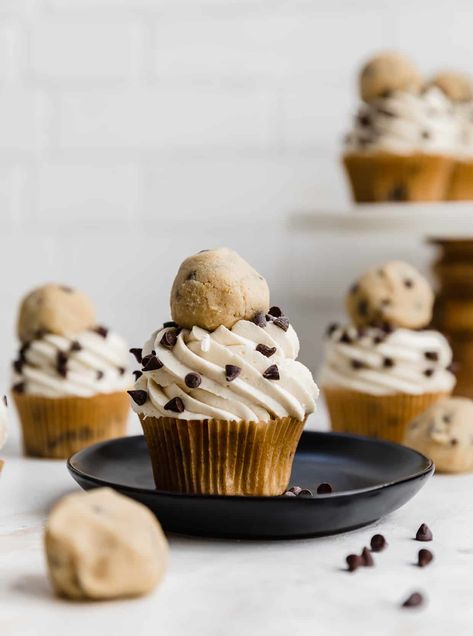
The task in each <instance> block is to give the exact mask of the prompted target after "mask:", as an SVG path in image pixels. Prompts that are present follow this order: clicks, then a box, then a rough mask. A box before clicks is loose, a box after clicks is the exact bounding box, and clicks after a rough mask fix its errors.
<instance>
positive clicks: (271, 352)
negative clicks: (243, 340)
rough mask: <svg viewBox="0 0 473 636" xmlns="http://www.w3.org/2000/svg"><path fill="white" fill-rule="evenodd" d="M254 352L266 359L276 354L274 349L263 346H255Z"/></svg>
mask: <svg viewBox="0 0 473 636" xmlns="http://www.w3.org/2000/svg"><path fill="white" fill-rule="evenodd" d="M256 351H259V352H260V353H261V354H263V355H264V356H265V357H266V358H270V357H271V356H272V355H274V354H275V353H276V347H267V346H266V345H264V344H258V345H256Z"/></svg>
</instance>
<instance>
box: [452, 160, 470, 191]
mask: <svg viewBox="0 0 473 636" xmlns="http://www.w3.org/2000/svg"><path fill="white" fill-rule="evenodd" d="M447 199H448V200H449V201H471V200H472V199H473V161H456V162H455V165H454V167H453V170H452V174H451V176H450V183H449V187H448V191H447Z"/></svg>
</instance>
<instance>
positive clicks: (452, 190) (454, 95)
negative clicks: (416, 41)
mask: <svg viewBox="0 0 473 636" xmlns="http://www.w3.org/2000/svg"><path fill="white" fill-rule="evenodd" d="M431 86H434V87H437V88H438V89H440V90H441V91H442V92H443V93H444V95H446V97H447V98H448V99H449V100H450V102H451V103H452V104H453V110H454V113H455V116H456V118H457V124H458V143H457V153H456V157H455V165H454V167H453V170H452V174H451V177H450V182H449V187H448V191H447V199H449V200H450V201H465V200H472V199H473V81H472V79H471V78H470V77H469V76H468V75H466V74H464V73H458V72H448V71H447V72H444V73H439V74H438V75H436V76H435V77H434V78H433V80H432V81H431Z"/></svg>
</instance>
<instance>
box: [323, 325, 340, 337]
mask: <svg viewBox="0 0 473 636" xmlns="http://www.w3.org/2000/svg"><path fill="white" fill-rule="evenodd" d="M337 329H338V323H336V322H332V323H330V324H329V326H328V327H327V330H326V332H325V334H326V335H327V337H330V336H331V335H332V334H333V333H334V332H335V331H337Z"/></svg>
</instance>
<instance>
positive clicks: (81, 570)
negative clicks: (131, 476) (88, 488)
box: [45, 488, 168, 600]
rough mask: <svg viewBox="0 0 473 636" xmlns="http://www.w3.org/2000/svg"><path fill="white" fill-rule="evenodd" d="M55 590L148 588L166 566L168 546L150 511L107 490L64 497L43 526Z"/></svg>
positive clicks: (105, 594) (72, 594)
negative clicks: (44, 527)
mask: <svg viewBox="0 0 473 636" xmlns="http://www.w3.org/2000/svg"><path fill="white" fill-rule="evenodd" d="M45 549H46V557H47V562H48V569H49V575H50V579H51V582H52V585H53V587H54V590H55V591H56V593H57V594H59V595H60V596H65V597H67V598H71V599H97V600H99V599H112V598H119V597H125V596H139V595H141V594H146V593H148V592H150V591H151V590H152V589H153V588H154V587H155V586H156V585H157V584H158V583H159V581H160V580H161V578H162V577H163V575H164V572H165V570H166V566H167V559H168V544H167V541H166V537H165V536H164V534H163V531H162V530H161V526H160V525H159V523H158V521H157V520H156V518H155V517H154V515H153V514H152V513H151V512H150V511H149V510H148V509H147V508H146V507H145V506H143V505H142V504H139V503H136V502H135V501H132V500H131V499H129V498H128V497H123V496H122V495H119V494H117V493H116V492H114V491H113V490H111V489H109V488H100V489H99V490H94V491H92V492H89V493H82V492H79V493H74V494H72V495H68V496H66V497H64V498H63V499H62V500H61V501H60V502H59V503H58V504H56V506H55V507H54V508H53V510H52V512H51V514H50V516H49V519H48V521H47V524H46V530H45Z"/></svg>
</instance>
